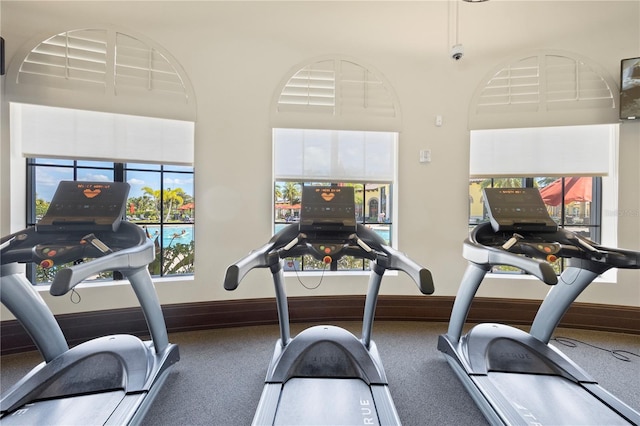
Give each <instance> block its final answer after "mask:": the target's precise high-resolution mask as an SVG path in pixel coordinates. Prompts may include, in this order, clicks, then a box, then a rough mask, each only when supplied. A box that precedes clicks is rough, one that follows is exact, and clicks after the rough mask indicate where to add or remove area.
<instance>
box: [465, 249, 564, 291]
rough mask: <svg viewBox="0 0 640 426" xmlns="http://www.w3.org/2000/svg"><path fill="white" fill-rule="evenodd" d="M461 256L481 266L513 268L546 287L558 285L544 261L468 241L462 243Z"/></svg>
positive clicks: (549, 267) (553, 272)
mask: <svg viewBox="0 0 640 426" xmlns="http://www.w3.org/2000/svg"><path fill="white" fill-rule="evenodd" d="M462 255H463V256H464V258H465V259H467V260H468V261H469V262H472V263H475V264H477V265H483V266H501V265H504V266H513V267H515V268H520V269H522V270H523V271H525V272H527V273H529V274H531V275H534V276H535V277H537V278H538V279H539V280H541V281H542V282H544V283H545V284H548V285H554V284H557V283H558V277H557V275H556V272H555V271H554V270H553V267H552V266H551V265H550V264H549V263H548V262H546V261H544V260H540V259H535V258H530V257H525V256H521V255H518V254H515V253H511V252H508V251H506V250H503V249H498V248H494V247H487V246H483V245H481V244H478V243H474V242H472V241H470V240H469V239H466V240H465V241H464V245H463V248H462Z"/></svg>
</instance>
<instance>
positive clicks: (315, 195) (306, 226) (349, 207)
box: [299, 186, 357, 233]
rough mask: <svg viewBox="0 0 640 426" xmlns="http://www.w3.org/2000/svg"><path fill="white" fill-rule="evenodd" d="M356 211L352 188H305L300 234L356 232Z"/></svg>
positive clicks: (303, 191) (303, 190)
mask: <svg viewBox="0 0 640 426" xmlns="http://www.w3.org/2000/svg"><path fill="white" fill-rule="evenodd" d="M355 210H356V209H355V199H354V190H353V187H351V186H304V187H303V188H302V209H301V211H300V225H299V229H300V232H309V231H315V232H318V231H320V232H327V231H329V232H340V233H342V232H344V233H353V232H356V229H357V225H356V214H355Z"/></svg>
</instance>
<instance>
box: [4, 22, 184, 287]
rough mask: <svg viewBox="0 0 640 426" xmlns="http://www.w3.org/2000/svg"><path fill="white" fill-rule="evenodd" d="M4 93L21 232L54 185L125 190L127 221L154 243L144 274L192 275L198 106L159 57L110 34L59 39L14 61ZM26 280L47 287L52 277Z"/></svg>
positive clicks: (152, 48) (168, 60) (32, 46)
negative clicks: (111, 185)
mask: <svg viewBox="0 0 640 426" xmlns="http://www.w3.org/2000/svg"><path fill="white" fill-rule="evenodd" d="M6 93H7V98H8V100H9V102H10V105H11V109H10V120H11V145H12V150H13V151H14V152H19V153H20V154H21V156H22V157H24V158H26V159H27V173H26V176H27V178H26V180H24V181H20V178H18V177H17V176H24V173H19V172H18V171H17V170H19V169H21V168H22V169H23V168H24V163H20V162H16V161H14V162H12V163H11V167H12V169H14V168H15V169H16V172H15V173H12V187H13V188H16V189H17V191H16V192H15V193H17V194H19V193H21V192H25V191H26V199H27V200H28V203H27V206H26V209H25V214H26V224H27V225H32V224H34V223H35V222H37V220H38V219H39V218H40V217H41V216H42V215H43V214H44V212H45V211H46V209H47V207H48V203H49V201H50V200H51V197H52V195H53V190H54V189H55V187H56V186H57V183H58V182H59V181H60V180H105V181H127V182H129V183H130V185H131V192H130V194H129V200H128V209H127V219H128V220H130V221H133V222H136V223H138V224H140V225H141V226H143V227H145V228H146V229H147V232H148V234H149V235H150V237H152V239H155V241H156V242H157V245H156V255H157V259H156V261H155V262H154V263H153V264H152V265H151V266H150V268H151V272H152V274H153V275H157V276H164V275H174V274H192V273H193V255H194V246H195V244H194V240H193V235H194V233H193V226H194V225H193V224H194V206H195V197H194V196H195V194H194V191H193V189H194V184H193V144H194V126H195V118H196V108H195V105H196V104H195V97H194V95H193V89H192V86H191V83H190V81H189V79H188V78H187V76H186V74H185V73H184V71H183V70H182V67H181V66H180V65H179V63H178V62H177V61H176V60H175V59H174V58H173V57H172V56H171V55H170V54H169V53H168V52H167V51H165V50H164V49H163V48H162V47H160V46H158V45H157V43H155V42H153V41H152V40H150V39H148V38H145V37H143V36H141V35H137V34H136V35H132V34H131V33H129V32H128V31H123V30H120V29H116V28H112V27H109V28H91V29H78V30H70V31H65V32H63V33H60V34H56V35H53V36H51V37H48V38H46V39H45V40H42V39H38V40H33V41H31V42H29V43H27V44H26V45H25V46H24V47H23V48H22V49H21V50H20V51H18V53H17V54H16V55H15V56H14V59H13V61H12V62H11V65H10V67H9V69H8V72H7V80H6ZM14 176H15V178H14ZM20 187H22V189H20ZM22 199H24V198H22ZM14 201H15V200H14ZM27 272H28V274H30V275H31V277H32V280H33V281H34V282H47V281H49V279H50V277H51V276H52V272H55V271H44V270H41V269H40V268H38V269H32V270H30V271H27Z"/></svg>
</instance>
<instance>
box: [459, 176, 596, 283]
mask: <svg viewBox="0 0 640 426" xmlns="http://www.w3.org/2000/svg"><path fill="white" fill-rule="evenodd" d="M524 187H527V188H538V189H539V190H540V195H541V196H542V200H543V201H544V203H545V205H546V206H547V211H548V212H549V215H550V216H551V218H552V219H553V220H554V221H555V222H556V223H557V224H558V225H559V227H561V228H565V229H567V230H569V231H572V232H575V233H577V234H579V235H582V236H584V237H586V238H589V239H590V240H592V241H595V242H597V243H599V242H600V240H601V231H602V221H601V218H602V178H600V177H591V176H571V177H559V178H557V177H534V178H525V177H517V178H486V179H471V180H470V181H469V227H470V229H472V228H473V227H475V226H476V225H477V224H478V223H481V222H485V221H487V220H489V218H488V214H487V211H486V208H485V205H484V200H483V199H482V189H484V188H524ZM554 266H555V268H556V270H557V271H558V272H561V271H562V268H563V264H562V262H561V260H559V261H558V262H557V264H556V265H554ZM514 270H517V269H515V268H510V267H498V268H496V272H498V271H499V272H505V271H511V272H513V271H514ZM517 271H518V273H520V272H521V271H520V270H517Z"/></svg>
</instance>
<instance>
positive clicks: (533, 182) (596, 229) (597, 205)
mask: <svg viewBox="0 0 640 426" xmlns="http://www.w3.org/2000/svg"><path fill="white" fill-rule="evenodd" d="M570 177H572V176H562V177H557V179H561V182H562V202H561V203H560V206H562V208H560V217H559V219H560V220H559V221H556V223H558V227H559V228H562V229H567V230H572V229H577V228H587V229H588V232H589V235H588V236H586V237H587V238H589V239H590V240H592V241H594V242H596V243H600V242H601V239H602V226H603V223H602V211H603V201H602V200H603V196H602V194H603V182H602V177H600V176H589V177H591V178H592V179H593V180H592V199H591V206H590V209H589V211H590V223H589V224H581V225H576V224H570V223H567V215H566V206H567V204H565V203H564V200H565V189H564V188H565V179H567V178H570ZM544 178H546V177H538V176H536V177H525V176H517V177H512V178H505V177H485V178H476V179H474V178H471V179H469V188H471V185H472V184H473V183H477V182H478V181H481V182H483V183H484V182H486V181H489V184H488V185H483V184H482V183H480V186H481V187H482V188H493V187H496V186H494V185H495V182H496V181H499V180H505V179H509V180H511V181H516V180H520V181H521V184H522V186H520V187H522V188H537V189H542V188H540V187H539V186H538V182H537V180H539V179H544ZM543 188H544V187H543ZM469 198H470V200H471V194H469ZM470 203H471V201H470ZM471 218H472V215H471V209H469V215H468V227H469V231H471V230H472V229H473V228H475V227H476V226H477V225H479V224H480V223H484V222H487V221H488V220H489V218H488V214H487V212H486V209H485V207H484V204H483V217H482V219H481V220H476V221H472V220H471ZM494 269H496V268H493V269H492V270H491V272H498V273H501V274H505V273H506V274H507V275H510V276H513V275H514V274H515V275H519V274H524V272H523V271H521V270H518V271H517V272H516V271H511V269H512V268H510V267H508V268H507V269H508V270H509V272H511V273H508V272H506V271H502V270H499V271H494ZM554 269H555V270H556V272H557V273H558V274H560V273H561V272H562V271H564V269H565V260H564V259H560V262H559V263H558V264H557V265H556V266H555V267H554Z"/></svg>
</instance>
